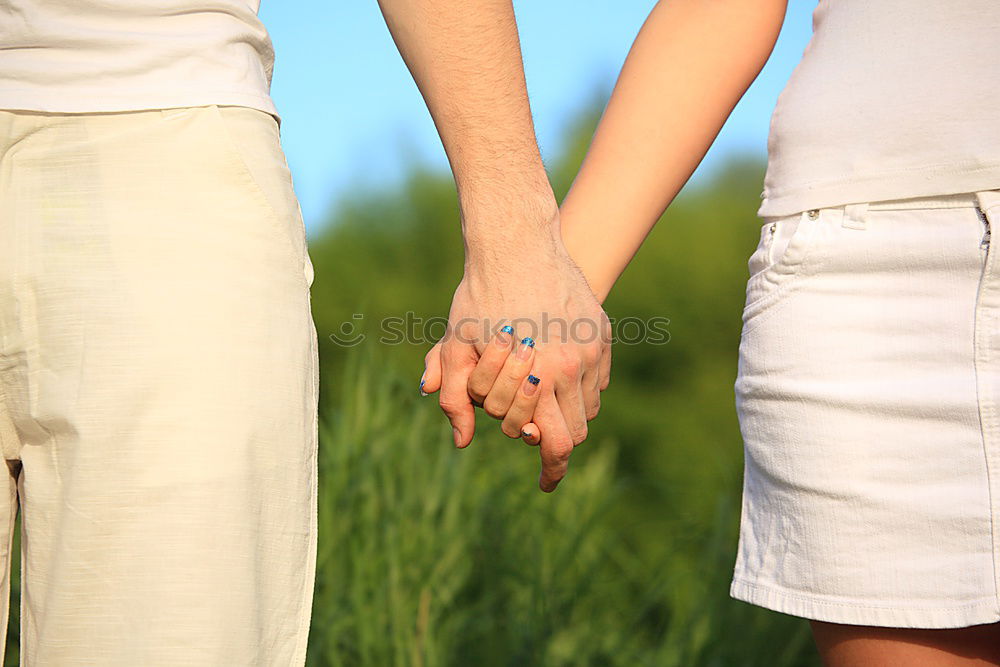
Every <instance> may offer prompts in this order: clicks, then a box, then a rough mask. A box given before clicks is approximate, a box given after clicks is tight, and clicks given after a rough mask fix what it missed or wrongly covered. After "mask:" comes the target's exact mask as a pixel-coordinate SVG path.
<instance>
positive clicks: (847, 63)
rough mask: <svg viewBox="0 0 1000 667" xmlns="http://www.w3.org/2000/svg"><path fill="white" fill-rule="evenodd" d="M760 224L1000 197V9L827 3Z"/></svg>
mask: <svg viewBox="0 0 1000 667" xmlns="http://www.w3.org/2000/svg"><path fill="white" fill-rule="evenodd" d="M813 30H814V34H813V38H812V40H811V41H810V42H809V45H808V47H807V48H806V51H805V54H804V56H803V58H802V61H801V62H800V63H799V65H798V67H797V68H796V69H795V71H794V73H793V74H792V76H791V79H790V80H789V82H788V85H787V86H786V88H785V90H784V91H783V92H782V93H781V96H780V97H779V99H778V104H777V106H776V108H775V110H774V114H773V116H772V119H771V133H770V137H769V140H768V165H767V177H766V179H765V183H764V185H765V187H764V193H763V195H762V196H763V199H764V201H763V204H762V205H761V208H760V214H761V215H771V216H773V215H788V214H792V213H797V212H801V211H805V210H809V209H813V208H821V207H824V206H839V205H842V204H847V203H852V202H868V201H885V200H892V199H907V198H912V197H927V196H934V195H942V194H954V193H960V192H973V191H977V190H989V189H993V188H996V187H1000V85H998V83H1000V58H998V56H997V47H998V45H1000V2H997V0H961V1H955V2H941V1H940V0H877V1H873V0H821V1H820V3H819V5H818V6H817V8H816V11H815V13H814V15H813Z"/></svg>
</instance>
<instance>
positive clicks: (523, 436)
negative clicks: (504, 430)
mask: <svg viewBox="0 0 1000 667" xmlns="http://www.w3.org/2000/svg"><path fill="white" fill-rule="evenodd" d="M521 437H522V438H530V437H531V434H530V433H528V432H527V431H521Z"/></svg>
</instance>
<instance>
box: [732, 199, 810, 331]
mask: <svg viewBox="0 0 1000 667" xmlns="http://www.w3.org/2000/svg"><path fill="white" fill-rule="evenodd" d="M823 213H824V211H820V210H812V211H803V212H802V213H797V214H794V215H788V216H781V217H768V218H764V224H763V225H761V228H760V241H759V242H758V243H757V247H756V248H755V249H754V251H753V253H752V254H751V255H750V258H749V259H748V260H747V269H748V271H749V274H750V277H749V279H748V280H747V285H746V302H745V305H744V308H743V331H744V334H745V333H746V332H747V331H748V330H749V329H751V328H752V327H754V326H756V321H757V320H758V319H760V317H761V316H762V315H763V314H764V313H766V312H770V311H772V310H773V309H774V308H775V307H776V306H777V305H778V304H779V302H780V301H781V298H782V296H783V295H784V294H786V293H787V292H788V291H789V290H790V289H791V288H792V287H793V286H794V285H795V284H796V283H797V282H798V278H799V276H800V275H801V273H802V269H803V267H804V265H805V264H806V261H807V259H808V258H809V257H810V255H811V253H812V250H813V247H814V246H815V242H816V238H817V236H818V233H817V230H818V229H819V226H820V224H821V223H822V219H823Z"/></svg>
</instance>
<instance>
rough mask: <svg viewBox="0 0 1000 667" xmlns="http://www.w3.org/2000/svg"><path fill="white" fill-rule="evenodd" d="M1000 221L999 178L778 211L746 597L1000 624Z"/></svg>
mask: <svg viewBox="0 0 1000 667" xmlns="http://www.w3.org/2000/svg"><path fill="white" fill-rule="evenodd" d="M998 222H1000V192H993V191H986V192H978V193H966V194H960V195H949V196H945V197H933V198H925V199H914V200H906V201H895V202H873V203H870V204H853V205H849V206H841V207H830V208H824V209H819V210H814V211H804V212H802V213H800V214H795V215H789V216H783V217H778V218H771V219H766V220H765V221H764V224H763V225H762V228H761V237H760V242H759V244H758V246H757V248H756V250H755V251H754V252H753V254H752V255H751V257H750V259H749V262H748V265H749V269H750V274H751V276H750V278H749V281H748V283H747V301H746V307H745V309H744V311H743V332H742V338H741V342H740V355H739V369H738V375H737V379H736V384H735V391H736V404H737V409H738V415H739V421H740V428H741V430H742V434H743V441H744V445H745V454H746V457H745V463H746V465H745V468H744V486H743V506H742V519H741V527H740V535H739V547H738V554H737V558H736V562H735V568H734V573H733V581H732V584H731V589H730V593H731V595H732V596H733V597H735V598H737V599H740V600H745V601H747V602H750V603H752V604H756V605H760V606H762V607H767V608H769V609H774V610H777V611H780V612H784V613H787V614H792V615H795V616H801V617H804V618H809V619H816V620H820V621H828V622H834V623H848V624H855V625H873V626H890V627H913V628H953V627H963V626H969V625H978V624H983V623H995V622H997V621H1000V594H998V591H1000V259H998V255H997V252H998V250H1000V248H998V247H996V241H994V240H993V238H992V235H993V229H992V228H993V227H996V226H997V225H998Z"/></svg>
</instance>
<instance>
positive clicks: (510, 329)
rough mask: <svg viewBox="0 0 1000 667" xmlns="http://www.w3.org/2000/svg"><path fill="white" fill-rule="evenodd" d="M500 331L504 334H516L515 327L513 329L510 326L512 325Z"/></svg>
mask: <svg viewBox="0 0 1000 667" xmlns="http://www.w3.org/2000/svg"><path fill="white" fill-rule="evenodd" d="M500 331H502V332H503V333H509V334H513V333H514V327H512V326H510V325H509V324H508V325H507V326H505V327H504V328H503V329H501V330H500Z"/></svg>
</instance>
